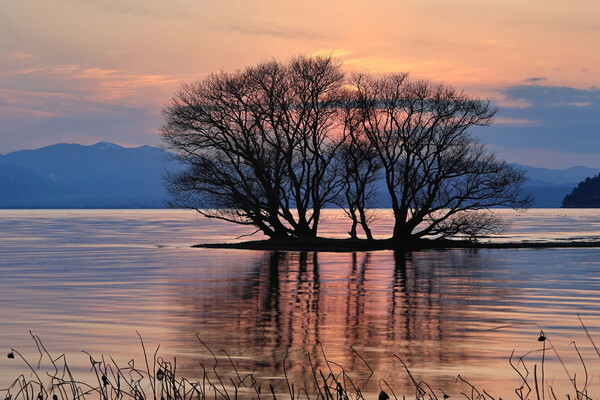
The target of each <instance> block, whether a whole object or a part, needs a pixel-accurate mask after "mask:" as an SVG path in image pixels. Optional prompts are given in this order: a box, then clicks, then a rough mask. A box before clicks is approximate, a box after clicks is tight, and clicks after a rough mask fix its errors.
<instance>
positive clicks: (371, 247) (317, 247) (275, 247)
mask: <svg viewBox="0 0 600 400" xmlns="http://www.w3.org/2000/svg"><path fill="white" fill-rule="evenodd" d="M192 247H194V248H212V249H240V250H263V251H323V252H360V251H381V250H395V251H419V250H452V249H552V248H600V240H593V241H551V242H473V241H467V240H449V239H437V240H436V239H433V240H432V239H421V240H418V241H414V242H411V243H397V242H395V241H392V240H390V239H376V240H366V239H334V238H314V239H287V240H274V239H265V240H251V241H245V242H238V243H201V244H195V245H192Z"/></svg>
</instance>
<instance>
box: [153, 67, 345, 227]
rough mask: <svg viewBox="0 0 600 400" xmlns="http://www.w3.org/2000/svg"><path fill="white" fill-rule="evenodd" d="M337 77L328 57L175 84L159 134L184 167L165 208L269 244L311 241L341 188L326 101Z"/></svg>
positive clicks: (332, 96) (332, 115)
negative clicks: (250, 228)
mask: <svg viewBox="0 0 600 400" xmlns="http://www.w3.org/2000/svg"><path fill="white" fill-rule="evenodd" d="M343 78H344V76H343V74H342V72H341V70H340V63H339V62H337V61H335V60H333V59H332V58H331V57H298V58H296V59H294V60H292V61H291V62H289V63H280V62H277V61H271V62H266V63H262V64H259V65H257V66H255V67H249V68H246V69H244V70H242V71H237V72H234V73H225V72H221V73H218V74H213V75H211V76H209V77H208V78H206V79H205V80H203V81H201V82H197V83H193V84H186V85H183V86H182V87H181V88H180V90H179V91H178V92H177V94H176V95H175V96H174V98H173V99H172V101H171V103H170V104H169V105H168V106H167V107H166V108H165V110H164V116H165V121H166V122H165V124H164V127H163V130H162V139H163V141H164V142H165V144H166V147H167V149H169V150H171V151H172V152H174V153H175V154H176V157H177V158H178V159H179V160H180V161H182V162H183V163H184V164H185V165H187V166H188V169H187V170H185V171H183V172H180V173H178V174H174V175H171V176H170V177H169V178H168V180H169V183H170V192H171V194H172V197H173V199H174V200H173V204H174V205H177V206H180V207H187V208H194V209H196V210H197V211H198V212H200V213H201V214H203V215H205V216H207V217H210V218H218V219H222V220H226V221H230V222H235V223H239V224H248V225H254V226H256V227H257V228H258V229H259V230H260V231H262V232H263V233H264V234H265V235H267V236H269V237H271V238H284V237H287V236H290V235H292V236H310V237H314V236H316V234H317V229H318V224H319V219H320V213H321V209H322V208H323V207H324V206H326V205H327V204H328V203H329V202H331V201H332V200H333V199H334V198H335V197H336V196H337V195H338V191H339V190H340V189H339V188H340V185H339V184H338V183H337V182H338V180H339V179H340V177H339V174H338V173H337V169H336V168H335V167H334V165H333V164H334V162H335V161H334V160H335V159H336V157H335V153H336V151H337V149H338V148H339V146H341V145H342V143H343V142H344V141H345V138H344V137H343V135H342V136H341V137H340V135H336V134H334V132H335V131H336V130H337V129H338V126H337V124H338V121H339V118H337V117H336V114H337V113H338V108H337V107H334V106H332V104H336V103H337V102H338V100H339V99H338V94H337V93H338V91H339V89H340V88H341V86H342V84H343Z"/></svg>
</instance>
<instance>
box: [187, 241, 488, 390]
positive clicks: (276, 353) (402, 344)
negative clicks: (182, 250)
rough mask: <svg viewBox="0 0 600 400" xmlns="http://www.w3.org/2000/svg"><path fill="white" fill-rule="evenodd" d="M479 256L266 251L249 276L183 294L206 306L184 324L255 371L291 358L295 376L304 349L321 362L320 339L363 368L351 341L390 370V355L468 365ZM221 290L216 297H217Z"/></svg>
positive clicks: (301, 370) (337, 357) (333, 355)
mask: <svg viewBox="0 0 600 400" xmlns="http://www.w3.org/2000/svg"><path fill="white" fill-rule="evenodd" d="M477 262H480V261H478V256H477V253H468V252H460V251H454V252H422V253H395V254H393V256H392V253H390V252H381V253H353V254H333V253H316V252H271V253H265V255H264V256H263V257H261V259H259V260H257V262H256V263H255V264H254V266H253V267H252V268H251V269H249V270H248V273H247V274H246V275H245V276H235V277H231V278H228V279H226V280H224V281H223V282H221V283H222V286H219V287H213V288H212V291H211V290H209V291H208V292H205V291H202V290H200V291H197V292H196V291H194V290H193V289H192V290H190V291H189V292H187V293H185V295H184V296H185V297H187V296H191V297H192V299H189V298H188V299H187V300H188V301H189V300H192V301H191V302H189V303H188V304H193V305H195V306H194V308H198V310H200V309H201V308H202V307H206V308H205V309H204V310H205V312H196V313H195V312H192V313H190V314H189V315H188V317H189V320H188V321H187V322H188V325H187V328H184V329H191V330H198V331H199V332H200V334H201V335H202V336H203V337H205V338H208V339H207V342H209V343H212V345H213V346H215V347H216V348H217V349H219V348H225V349H228V350H229V351H230V353H234V354H235V353H236V352H238V351H239V352H240V353H238V354H243V355H244V356H248V357H250V360H249V361H248V365H247V367H248V369H250V370H251V369H252V368H258V369H259V370H260V369H263V370H265V371H268V372H267V373H273V372H275V371H277V372H279V373H280V372H281V367H282V366H281V362H282V361H283V359H284V357H285V355H286V354H289V356H288V363H290V362H291V363H292V364H294V365H292V366H290V367H289V371H291V373H292V374H293V375H294V378H295V379H297V380H298V379H299V380H302V377H303V376H304V377H306V374H307V373H308V372H309V371H310V366H309V365H308V362H307V361H306V354H307V353H308V354H310V355H311V358H312V359H313V360H314V361H315V362H316V363H317V364H319V360H320V359H321V348H320V347H319V343H323V344H324V348H325V351H326V353H327V356H328V358H329V359H331V360H334V361H336V362H338V363H340V364H342V365H344V366H345V367H346V368H348V369H349V370H351V371H358V372H359V373H362V372H365V373H366V372H367V370H366V368H365V366H364V364H363V362H362V361H361V360H360V358H359V357H358V356H356V354H355V353H354V352H353V351H352V349H351V348H350V346H352V347H354V348H356V349H357V350H358V351H359V352H360V353H361V355H362V356H363V357H365V358H366V359H367V360H368V361H369V363H370V364H371V366H372V367H373V368H374V369H376V370H381V371H384V373H385V374H388V373H389V375H390V376H392V375H397V371H399V368H398V362H397V360H394V358H393V357H392V353H394V354H397V355H399V356H400V357H402V359H403V360H405V361H406V362H407V364H409V365H419V366H426V365H430V366H431V365H440V363H441V364H444V365H451V364H457V363H464V362H465V361H467V360H468V359H469V358H470V357H472V356H473V355H470V354H468V353H467V352H465V351H464V350H463V347H462V346H461V344H462V342H464V341H466V340H468V339H469V333H468V331H467V330H466V329H463V325H462V324H461V322H464V320H465V313H466V312H467V309H466V307H467V306H468V305H469V303H470V302H472V299H473V298H475V299H476V298H477V293H464V288H466V287H471V288H472V287H473V286H472V285H469V283H470V281H471V280H476V279H478V278H477V277H476V276H473V271H475V270H479V269H477V268H471V266H472V265H473V264H474V263H477ZM456 290H458V292H456ZM469 290H473V289H469ZM461 291H462V292H461ZM182 294H183V293H182ZM464 294H469V295H470V296H463V295H464ZM215 296H218V297H219V298H220V300H219V301H217V302H214V301H211V299H212V298H214V297H215ZM207 302H208V305H206V303H207ZM203 304H205V306H202V305H203ZM207 310H208V312H206V311H207ZM207 317H210V318H217V319H218V318H223V319H225V320H227V323H225V324H219V323H214V321H211V320H208V319H206V318H207ZM192 327H194V328H192ZM190 336H192V335H190ZM291 360H301V361H300V362H297V361H293V362H292V361H291ZM244 363H246V361H244ZM391 371H393V373H392V372H391ZM450 378H454V377H450Z"/></svg>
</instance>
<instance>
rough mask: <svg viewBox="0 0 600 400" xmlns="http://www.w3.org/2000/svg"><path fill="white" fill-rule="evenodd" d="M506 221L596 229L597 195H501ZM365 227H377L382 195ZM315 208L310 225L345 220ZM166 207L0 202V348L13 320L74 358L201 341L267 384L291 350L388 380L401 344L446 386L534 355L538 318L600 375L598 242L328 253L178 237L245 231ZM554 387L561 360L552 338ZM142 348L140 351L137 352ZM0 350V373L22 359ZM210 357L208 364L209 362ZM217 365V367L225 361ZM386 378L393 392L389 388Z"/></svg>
mask: <svg viewBox="0 0 600 400" xmlns="http://www.w3.org/2000/svg"><path fill="white" fill-rule="evenodd" d="M502 212H503V213H504V214H506V216H507V218H509V219H510V220H512V222H513V224H512V227H511V229H510V230H509V231H507V232H506V233H505V234H504V235H503V236H502V237H495V238H491V239H490V240H496V241H507V240H511V241H512V240H531V241H544V240H557V239H568V240H586V239H592V238H593V239H600V210H558V209H557V210H530V211H528V212H526V213H515V212H511V211H502ZM381 215H382V219H381V220H380V221H379V222H378V225H377V229H376V232H377V234H379V235H382V236H385V235H386V234H387V232H389V230H390V229H391V228H390V224H389V222H387V221H386V220H385V218H384V217H385V215H386V211H381ZM344 224H345V221H343V220H342V219H341V218H340V215H339V214H338V213H335V212H331V213H330V215H329V218H328V219H327V220H326V221H325V225H324V226H323V230H322V232H321V233H322V234H323V235H326V236H336V235H338V236H339V233H340V232H341V233H344V232H346V231H347V230H348V228H347V227H346V226H345V225H344ZM251 231H252V230H251V229H244V228H240V227H237V226H232V225H229V224H225V223H219V222H215V221H206V220H204V219H201V218H199V217H197V216H196V214H194V213H192V212H187V211H174V210H106V211H97V210H82V211H79V210H52V211H44V210H36V211H30V210H2V211H0V278H1V279H0V347H1V348H0V350H1V351H2V352H8V351H9V350H10V348H15V349H18V350H19V351H21V352H22V353H23V354H25V355H27V356H28V357H31V358H32V359H33V360H36V356H35V354H36V349H35V345H34V343H33V341H32V340H31V337H30V336H29V331H32V332H33V333H34V334H37V335H39V336H40V337H41V338H42V340H43V342H44V344H45V345H46V347H47V348H48V350H49V351H50V352H51V353H53V354H55V355H59V354H63V353H64V354H66V356H67V359H68V360H69V364H71V367H72V368H73V369H74V370H75V371H77V372H81V373H82V374H85V373H88V372H89V365H88V363H87V358H86V357H87V356H86V355H85V354H83V353H82V352H81V351H82V350H85V351H87V352H89V353H91V354H93V355H95V356H98V357H99V356H101V355H102V354H105V355H109V354H110V355H112V356H113V357H114V358H115V359H116V360H118V361H120V362H123V363H126V362H127V361H128V360H129V359H131V358H133V357H136V358H139V357H140V355H141V346H140V345H139V339H138V337H137V335H136V331H137V332H139V334H140V335H141V336H142V337H143V338H144V341H145V343H146V345H147V347H148V348H150V349H151V351H154V349H155V348H156V347H157V346H158V345H160V354H162V355H163V356H165V357H168V358H171V357H173V356H176V357H177V363H178V366H179V367H178V368H179V371H180V372H182V373H183V374H185V375H186V376H188V377H192V378H193V377H194V376H195V375H197V374H198V371H199V370H200V368H199V362H204V363H207V362H208V361H207V360H210V354H208V352H207V351H206V350H205V349H204V348H203V347H202V346H201V345H200V343H199V342H198V340H197V338H196V334H198V335H199V337H200V338H201V339H202V340H203V341H204V342H205V343H206V344H208V345H209V346H210V347H211V348H212V349H214V350H215V351H216V350H219V349H226V350H227V351H228V352H229V354H230V355H231V356H232V358H233V359H234V360H235V362H236V363H238V365H239V366H240V369H241V370H243V371H252V370H256V371H257V372H256V374H257V376H258V377H260V378H264V379H267V380H268V379H272V380H273V381H274V382H275V384H276V385H278V384H282V381H281V376H282V362H283V360H284V357H285V356H286V354H288V358H287V361H286V365H287V367H288V371H289V373H290V375H291V377H292V380H294V381H296V382H297V383H298V384H301V383H302V382H303V381H305V380H307V379H308V372H309V369H310V368H309V364H308V361H307V354H310V355H311V358H312V360H314V361H315V362H316V363H322V349H321V347H320V345H319V344H320V343H322V344H323V349H324V351H325V353H326V355H327V357H328V359H330V360H332V361H335V362H337V363H339V364H341V365H343V366H344V367H346V368H347V369H348V370H349V371H351V372H352V374H353V376H354V377H355V379H356V380H357V382H358V383H363V382H365V379H366V378H367V377H368V375H369V370H368V369H367V368H366V366H365V365H364V363H363V362H362V361H361V359H360V358H359V357H358V356H357V355H356V353H355V352H354V351H353V350H352V348H353V349H356V350H357V351H358V352H359V353H360V354H361V355H362V356H363V357H364V358H365V359H366V360H367V361H368V362H369V364H370V366H371V367H372V368H373V369H374V370H375V375H374V377H373V378H371V380H370V381H369V383H366V387H367V388H369V390H372V391H373V392H376V391H377V390H378V389H377V384H378V382H379V380H380V379H385V380H386V381H388V382H389V383H391V384H392V385H393V386H394V385H395V387H396V388H398V392H402V390H403V388H404V387H405V386H406V385H407V379H406V377H405V375H404V374H403V373H402V371H401V364H400V363H399V361H398V359H397V358H395V357H394V355H397V356H399V357H401V358H402V359H403V360H404V361H405V362H406V363H407V364H408V365H409V366H410V368H411V370H412V371H413V373H414V374H415V375H416V376H417V377H418V378H422V379H425V380H427V381H428V382H429V383H430V384H431V385H432V387H433V388H438V387H441V388H444V389H445V391H446V392H447V393H448V394H455V395H457V396H460V394H459V393H460V391H461V390H464V387H460V386H459V385H457V384H455V383H454V382H455V378H456V376H457V374H459V373H460V374H461V376H463V377H465V378H467V379H469V381H471V383H473V384H475V385H476V386H481V387H482V388H485V389H486V390H487V391H488V392H491V393H494V394H497V395H498V396H502V397H504V398H514V397H515V396H514V393H513V389H514V388H516V387H518V386H519V385H520V383H519V379H518V376H517V375H516V374H515V372H514V371H512V370H511V368H510V366H509V364H508V358H509V356H510V354H511V352H512V351H513V350H515V354H516V355H518V356H521V355H525V354H528V352H530V351H533V353H529V354H528V355H527V356H526V360H528V361H529V362H531V363H534V362H536V361H539V356H540V353H539V352H536V350H538V349H540V344H539V342H538V341H537V338H538V335H539V332H540V328H541V329H543V330H544V332H545V333H546V335H547V336H548V337H549V338H550V339H551V340H550V342H551V344H552V345H554V347H555V348H556V350H557V352H558V353H559V354H560V356H561V358H562V359H563V361H564V362H565V363H566V364H567V365H568V366H569V369H570V371H571V373H577V374H578V376H580V377H581V376H583V369H582V367H581V364H580V363H578V361H577V360H578V359H577V354H576V352H575V348H574V346H573V345H572V344H571V342H572V341H576V343H577V346H578V348H579V350H580V351H581V352H582V354H583V356H584V357H585V358H586V360H587V367H588V373H589V375H590V381H591V383H592V386H594V385H595V387H596V388H597V389H598V388H600V372H599V371H600V359H599V357H598V355H596V353H595V351H594V349H593V347H592V345H591V344H590V342H589V341H588V339H587V337H586V335H585V332H584V331H583V329H582V328H581V325H580V322H579V320H578V314H579V315H580V316H581V318H582V319H583V320H584V321H585V324H586V326H587V328H588V330H589V331H590V333H591V334H592V336H594V337H595V338H596V339H597V341H598V343H600V249H538V250H522V249H521V250H479V251H466V250H450V251H423V252H412V253H394V252H391V251H380V252H370V253H355V254H351V253H348V254H339V253H326V252H321V253H315V252H265V251H245V250H217V249H192V248H190V247H189V245H190V244H194V243H200V242H221V241H236V240H241V239H237V236H240V235H243V234H246V233H250V232H251ZM548 357H549V359H550V364H548V367H547V368H548V369H547V371H546V374H547V375H546V379H547V380H551V381H552V382H553V385H554V387H555V390H556V391H557V392H561V391H564V390H566V389H567V386H568V380H567V379H566V374H565V372H564V370H563V369H562V366H560V363H558V362H557V361H556V356H555V355H554V354H553V353H552V354H550V355H549V356H548ZM140 362H141V359H140ZM15 365H17V362H16V361H15V360H8V359H7V358H6V357H4V356H2V357H1V358H0V387H5V386H7V384H8V383H9V382H12V380H14V378H15V377H16V375H17V374H18V373H19V372H20V371H21V370H20V369H19V368H17V367H15ZM209 365H210V363H209ZM224 373H225V374H227V373H228V372H224ZM398 392H397V394H398Z"/></svg>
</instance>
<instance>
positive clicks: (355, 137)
mask: <svg viewBox="0 0 600 400" xmlns="http://www.w3.org/2000/svg"><path fill="white" fill-rule="evenodd" d="M354 95H355V94H354V93H347V97H346V105H347V106H346V107H344V114H343V115H344V129H345V130H346V132H347V137H348V138H349V140H348V141H347V142H346V143H344V145H343V146H342V148H341V149H340V151H339V157H340V159H341V164H342V168H343V173H342V176H343V179H342V180H343V183H344V188H343V191H342V195H341V196H340V197H339V199H338V201H337V204H338V205H339V206H340V207H342V208H343V209H344V211H345V213H346V215H347V216H348V217H349V218H350V220H351V221H352V225H351V227H350V231H349V232H348V233H349V235H350V237H351V238H352V239H357V238H358V231H357V228H358V226H359V225H360V226H361V227H362V230H363V232H364V233H365V236H366V238H367V239H368V240H373V233H372V232H371V228H370V227H369V224H370V223H371V222H372V221H373V220H374V219H375V217H376V214H375V213H374V212H373V211H371V210H370V209H369V207H370V206H371V202H372V200H373V198H374V197H376V196H377V194H378V193H377V189H378V188H377V186H376V183H377V181H378V180H379V179H380V178H381V167H382V165H381V162H380V161H379V158H378V157H377V153H376V149H375V147H374V146H373V144H372V143H371V142H370V141H369V139H368V138H367V137H366V136H365V132H364V129H363V125H362V119H361V115H360V113H357V112H356V109H354V108H353V102H354V99H353V97H354Z"/></svg>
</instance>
